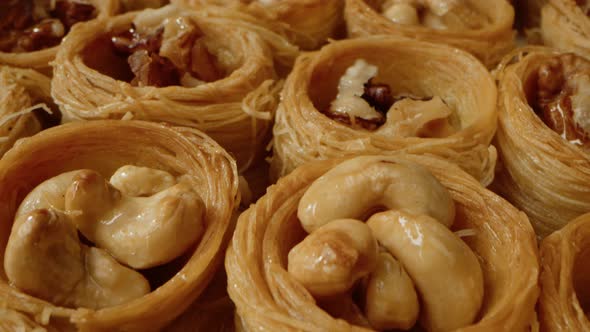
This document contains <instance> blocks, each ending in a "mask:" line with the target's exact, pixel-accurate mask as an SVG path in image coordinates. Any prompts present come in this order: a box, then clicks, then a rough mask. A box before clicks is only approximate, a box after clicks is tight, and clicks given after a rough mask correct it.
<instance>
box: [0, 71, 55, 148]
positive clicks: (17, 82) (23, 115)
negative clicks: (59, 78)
mask: <svg viewBox="0 0 590 332" xmlns="http://www.w3.org/2000/svg"><path fill="white" fill-rule="evenodd" d="M50 89H51V80H50V79H49V78H48V77H46V76H44V75H42V74H40V73H38V72H36V71H34V70H32V69H21V68H15V67H9V66H0V156H2V155H4V153H6V151H8V149H10V148H11V147H12V145H14V143H15V142H16V140H17V139H19V138H22V137H26V136H31V135H33V134H35V133H37V132H38V131H40V130H41V128H42V124H41V122H40V121H39V120H38V119H37V117H36V116H35V115H34V114H33V113H31V112H30V110H31V108H32V107H35V106H36V105H38V106H43V105H44V107H45V108H46V111H51V112H56V107H54V105H53V102H52V100H51V92H50ZM51 108H53V110H52V109H51Z"/></svg>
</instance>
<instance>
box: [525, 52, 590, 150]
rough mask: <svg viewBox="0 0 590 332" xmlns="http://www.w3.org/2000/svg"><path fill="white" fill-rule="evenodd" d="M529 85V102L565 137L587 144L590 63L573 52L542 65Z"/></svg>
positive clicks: (552, 127) (589, 122) (550, 126)
mask: <svg viewBox="0 0 590 332" xmlns="http://www.w3.org/2000/svg"><path fill="white" fill-rule="evenodd" d="M531 80H532V81H531V82H530V83H529V86H528V87H527V88H528V89H529V90H533V91H534V90H536V93H532V92H530V91H529V93H528V97H529V103H530V104H531V106H532V107H533V109H534V110H535V112H536V113H537V114H538V115H539V117H540V118H541V119H542V120H543V122H544V123H545V124H546V125H547V127H549V128H551V129H552V130H553V131H555V132H556V133H558V134H559V135H560V136H561V137H562V138H563V139H565V140H567V141H568V142H570V143H572V144H576V145H583V146H586V145H587V144H588V142H589V133H590V109H588V107H589V106H588V105H590V63H589V62H587V61H585V60H583V59H581V58H578V57H576V56H574V55H571V54H567V55H563V56H560V57H555V58H552V59H550V60H548V61H547V62H546V63H544V64H543V65H541V66H540V67H539V68H538V70H537V71H536V73H535V75H533V76H532V78H531Z"/></svg>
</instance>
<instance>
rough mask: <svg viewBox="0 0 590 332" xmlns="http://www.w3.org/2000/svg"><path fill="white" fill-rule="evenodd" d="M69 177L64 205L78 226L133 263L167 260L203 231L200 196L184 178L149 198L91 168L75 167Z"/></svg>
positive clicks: (143, 265) (136, 265) (143, 264)
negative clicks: (121, 188) (123, 191)
mask: <svg viewBox="0 0 590 332" xmlns="http://www.w3.org/2000/svg"><path fill="white" fill-rule="evenodd" d="M73 180H74V181H73V182H72V184H71V185H70V187H69V188H68V190H67V191H66V195H65V196H66V197H65V201H66V202H65V206H66V210H67V211H68V212H69V213H71V214H72V218H73V220H74V222H75V224H76V225H77V226H78V228H79V230H80V231H81V232H82V234H84V236H86V237H87V238H88V239H89V240H90V241H92V242H94V243H95V244H96V245H97V246H98V247H101V248H104V249H106V250H107V251H108V252H109V253H110V254H111V255H113V257H115V258H116V259H117V260H118V261H119V262H122V263H124V264H126V265H128V266H131V267H133V268H136V269H143V268H149V267H153V266H157V265H161V264H164V263H167V262H170V261H171V260H173V259H174V258H176V257H178V256H180V255H181V254H183V253H184V252H185V251H186V250H187V249H188V248H189V247H190V246H192V245H193V244H194V243H195V242H196V241H197V240H198V239H199V238H200V237H201V235H202V233H203V231H204V225H203V215H204V209H205V208H204V204H203V201H202V200H201V198H200V197H199V195H197V194H196V193H195V192H194V191H192V189H191V188H190V186H189V185H188V184H186V183H184V182H181V183H178V184H176V185H174V186H172V187H170V188H168V189H166V190H163V191H161V192H159V193H157V194H155V195H153V196H151V197H129V196H125V195H122V194H121V192H120V191H119V190H117V189H115V188H114V187H113V186H112V185H111V184H109V183H108V182H107V181H105V179H104V178H103V177H102V176H101V175H100V174H99V173H97V172H94V171H90V170H83V171H80V172H79V173H78V174H77V175H76V176H75V177H74V179H73Z"/></svg>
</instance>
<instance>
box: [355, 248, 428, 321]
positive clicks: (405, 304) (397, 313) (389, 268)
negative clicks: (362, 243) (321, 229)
mask: <svg viewBox="0 0 590 332" xmlns="http://www.w3.org/2000/svg"><path fill="white" fill-rule="evenodd" d="M365 313H366V315H367V319H368V320H369V323H370V324H371V326H372V327H373V328H375V329H377V330H391V329H401V330H408V329H410V328H411V327H412V326H414V324H415V323H416V320H417V319H418V314H419V313H420V304H419V303H418V295H417V294H416V290H415V289H414V283H413V282H412V279H410V277H409V276H408V274H407V273H406V271H405V270H404V268H403V267H402V266H401V264H400V263H399V262H398V261H397V260H396V259H395V258H393V256H391V254H390V253H388V252H381V253H379V257H378V259H377V268H376V269H375V271H373V272H372V273H371V275H370V276H369V279H368V281H367V284H366V295H365Z"/></svg>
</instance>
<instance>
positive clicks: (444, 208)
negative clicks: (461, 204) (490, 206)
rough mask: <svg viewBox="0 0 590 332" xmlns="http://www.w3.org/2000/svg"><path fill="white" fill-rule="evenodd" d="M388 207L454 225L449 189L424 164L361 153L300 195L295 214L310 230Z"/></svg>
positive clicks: (322, 177) (325, 175)
mask: <svg viewBox="0 0 590 332" xmlns="http://www.w3.org/2000/svg"><path fill="white" fill-rule="evenodd" d="M381 207H385V208H386V209H388V210H405V211H407V212H409V213H412V214H426V215H429V216H431V217H433V218H435V219H436V220H438V221H439V222H441V223H442V224H444V225H446V226H447V227H450V226H451V225H452V224H453V220H454V219H455V205H454V202H453V200H452V198H451V196H450V194H449V192H448V191H447V189H446V188H445V187H444V186H443V185H441V184H440V182H438V180H437V179H436V178H435V177H434V176H433V175H432V174H431V173H430V172H429V171H428V170H426V169H425V168H424V167H422V166H420V165H417V164H413V163H408V162H402V161H399V162H394V161H386V160H381V159H377V158H375V157H359V158H354V159H351V160H348V161H345V162H343V163H342V164H340V165H338V166H336V167H334V168H333V169H332V170H330V171H328V172H327V173H326V174H324V175H323V176H321V177H320V178H319V179H317V180H316V181H315V182H314V183H312V185H311V186H310V187H309V188H308V189H307V191H306V192H305V194H304V195H303V197H302V198H301V200H300V202H299V206H298V210H297V216H298V217H299V220H300V221H301V225H302V226H303V228H304V229H305V230H306V231H307V232H308V233H311V232H313V231H314V230H315V229H317V228H318V227H320V226H322V225H324V224H325V223H327V222H329V221H331V220H334V219H343V218H354V219H362V218H363V217H364V216H365V215H366V214H367V213H369V212H374V211H375V210H376V209H378V208H381Z"/></svg>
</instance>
